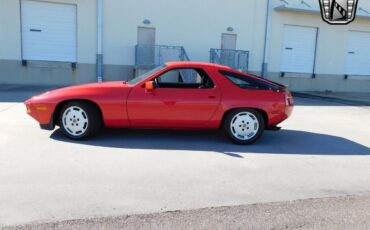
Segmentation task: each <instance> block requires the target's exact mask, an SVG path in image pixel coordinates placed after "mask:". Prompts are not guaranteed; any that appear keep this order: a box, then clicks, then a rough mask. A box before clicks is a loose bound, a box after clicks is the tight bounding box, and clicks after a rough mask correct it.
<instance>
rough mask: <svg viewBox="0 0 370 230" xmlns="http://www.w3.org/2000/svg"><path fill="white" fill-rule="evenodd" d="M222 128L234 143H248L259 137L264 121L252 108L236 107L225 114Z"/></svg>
mask: <svg viewBox="0 0 370 230" xmlns="http://www.w3.org/2000/svg"><path fill="white" fill-rule="evenodd" d="M223 128H224V131H225V133H226V135H227V136H228V137H229V139H230V140H231V141H233V142H234V143H236V144H241V145H249V144H253V143H254V142H256V141H257V140H258V139H259V138H260V137H261V135H262V133H263V130H264V128H265V122H264V120H263V118H262V115H261V114H260V112H258V111H256V110H254V109H238V110H234V111H232V112H230V113H229V114H227V116H226V119H225V122H224V127H223Z"/></svg>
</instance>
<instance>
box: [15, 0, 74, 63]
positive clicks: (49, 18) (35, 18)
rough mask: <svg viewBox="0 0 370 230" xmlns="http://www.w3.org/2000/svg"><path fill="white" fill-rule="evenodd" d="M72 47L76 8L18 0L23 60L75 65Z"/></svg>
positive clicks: (67, 5) (66, 5)
mask: <svg viewBox="0 0 370 230" xmlns="http://www.w3.org/2000/svg"><path fill="white" fill-rule="evenodd" d="M31 30H33V31H31ZM76 43H77V25H76V5H69V4H57V3H48V2H37V1H30V0H22V51H23V52H22V53H23V59H25V60H46V61H68V62H76V61H77V60H76V59H77V56H76V53H77V47H76Z"/></svg>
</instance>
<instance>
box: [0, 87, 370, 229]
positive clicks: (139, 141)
mask: <svg viewBox="0 0 370 230" xmlns="http://www.w3.org/2000/svg"><path fill="white" fill-rule="evenodd" d="M42 90H43V89H38V88H32V87H30V88H11V87H9V88H6V87H5V88H4V87H3V88H0V131H1V133H0V182H1V183H0V226H6V225H17V224H24V223H30V222H33V223H35V222H37V223H39V222H50V221H56V220H67V219H80V218H87V217H103V216H117V215H125V214H141V213H153V212H165V211H173V210H188V209H197V208H206V207H219V206H233V205H241V204H254V203H265V202H278V201H289V200H296V199H306V198H319V197H335V196H342V195H349V194H360V193H363V192H367V191H370V180H369V176H370V167H369V165H370V156H369V155H370V149H369V147H370V130H369V127H370V107H366V106H349V105H346V104H341V103H334V102H330V101H325V100H324V99H309V98H304V99H300V98H296V104H297V105H296V107H295V111H294V113H293V116H292V117H291V118H290V119H289V120H287V121H286V122H284V123H283V124H282V126H283V130H281V131H279V132H265V133H264V135H263V137H262V138H261V140H260V141H259V142H257V143H256V144H254V145H252V146H238V145H234V144H232V143H230V142H229V141H228V140H227V139H226V138H225V137H224V136H223V134H222V133H221V132H209V131H207V132H198V131H190V132H189V131H186V132H185V131H155V130H105V131H104V132H102V134H101V135H99V136H98V137H96V138H95V139H93V140H89V141H82V142H76V141H70V140H68V139H66V138H65V137H64V136H62V134H61V133H60V131H59V130H58V129H56V130H55V131H53V132H49V131H43V130H40V129H39V127H38V124H37V123H36V122H35V121H34V120H33V119H32V118H31V117H29V116H28V115H27V114H26V111H25V107H24V105H23V104H22V103H21V102H22V101H23V100H25V99H27V97H29V96H31V95H34V94H36V93H37V92H40V91H42Z"/></svg>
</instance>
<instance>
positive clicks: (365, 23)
mask: <svg viewBox="0 0 370 230" xmlns="http://www.w3.org/2000/svg"><path fill="white" fill-rule="evenodd" d="M288 1H289V2H296V3H297V2H298V3H299V2H300V1H292V0H288ZM305 2H307V3H309V4H311V5H313V6H315V5H316V7H319V5H318V1H317V0H306V1H305ZM360 3H361V4H360V6H361V7H364V8H365V9H369V10H370V1H368V0H366V1H360ZM281 4H282V2H281V1H280V0H275V2H274V5H275V6H278V5H281ZM284 25H297V26H310V27H317V28H318V40H317V53H316V68H315V72H316V73H319V74H334V75H343V74H344V73H345V70H346V57H347V46H348V34H349V33H348V32H349V31H350V30H358V31H369V32H370V18H361V17H357V18H356V20H355V21H354V22H352V23H351V24H349V25H341V26H333V25H329V24H327V23H326V22H324V21H323V20H322V18H321V15H320V14H319V13H318V12H317V13H304V12H285V11H274V12H273V16H272V26H271V28H272V30H271V36H272V39H271V44H270V54H271V55H270V59H269V61H270V65H269V72H280V70H281V58H282V51H283V38H284V33H283V32H284V30H283V27H284ZM302 45H304V44H302Z"/></svg>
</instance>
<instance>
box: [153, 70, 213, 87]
mask: <svg viewBox="0 0 370 230" xmlns="http://www.w3.org/2000/svg"><path fill="white" fill-rule="evenodd" d="M155 83H156V84H157V87H158V88H190V89H197V88H198V89H204V88H213V87H214V84H213V82H212V80H211V79H210V78H209V77H208V75H207V74H206V73H205V72H204V71H203V70H202V69H190V68H185V69H173V70H170V71H167V72H166V73H164V74H162V75H160V76H159V77H157V78H156V79H155Z"/></svg>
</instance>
